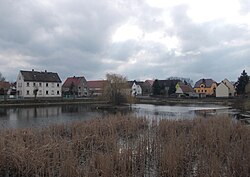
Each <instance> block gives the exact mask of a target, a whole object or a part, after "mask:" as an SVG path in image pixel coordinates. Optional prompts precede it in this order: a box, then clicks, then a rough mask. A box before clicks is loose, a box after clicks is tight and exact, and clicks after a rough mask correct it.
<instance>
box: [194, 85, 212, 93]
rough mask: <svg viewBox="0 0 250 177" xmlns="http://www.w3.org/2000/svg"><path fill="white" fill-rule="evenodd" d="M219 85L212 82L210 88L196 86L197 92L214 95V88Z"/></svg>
mask: <svg viewBox="0 0 250 177" xmlns="http://www.w3.org/2000/svg"><path fill="white" fill-rule="evenodd" d="M216 87H217V85H216V84H215V83H213V84H212V86H211V87H210V88H201V87H199V88H194V90H195V92H196V93H204V94H206V95H212V94H213V93H214V88H216Z"/></svg>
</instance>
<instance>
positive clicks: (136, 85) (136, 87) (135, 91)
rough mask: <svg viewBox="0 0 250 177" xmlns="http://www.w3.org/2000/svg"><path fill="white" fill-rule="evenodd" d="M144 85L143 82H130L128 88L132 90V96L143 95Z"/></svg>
mask: <svg viewBox="0 0 250 177" xmlns="http://www.w3.org/2000/svg"><path fill="white" fill-rule="evenodd" d="M142 84H143V82H138V81H136V80H134V81H128V87H129V88H130V89H131V90H130V93H131V96H138V95H142Z"/></svg>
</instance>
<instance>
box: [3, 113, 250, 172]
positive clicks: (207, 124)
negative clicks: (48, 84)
mask: <svg viewBox="0 0 250 177" xmlns="http://www.w3.org/2000/svg"><path fill="white" fill-rule="evenodd" d="M249 135H250V129H249V127H248V126H244V125H242V124H241V123H239V122H235V121H232V120H231V119H229V118H222V117H221V118H218V117H217V118H212V119H195V120H179V121H170V120H152V121H149V120H147V119H144V118H135V117H129V116H126V117H124V116H120V115H118V116H115V117H114V116H111V117H107V118H104V119H93V120H88V121H83V122H75V123H72V124H61V125H54V126H50V127H47V128H43V129H20V130H5V131H2V132H0V176H51V177H52V176H53V177H54V176H65V177H70V176H84V177H85V176H86V177H92V176H93V177H96V176H103V177H111V176H122V177H123V176H124V177H127V176H172V177H175V176H176V177H178V176H185V177H188V176H202V177H203V176H215V177H217V176H226V177H227V176H228V177H229V176H230V177H233V176H249V172H250V151H249V147H250V137H249Z"/></svg>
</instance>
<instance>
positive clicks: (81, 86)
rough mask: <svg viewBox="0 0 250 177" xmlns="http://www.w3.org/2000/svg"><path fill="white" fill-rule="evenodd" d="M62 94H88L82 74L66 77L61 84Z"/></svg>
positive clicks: (82, 95)
mask: <svg viewBox="0 0 250 177" xmlns="http://www.w3.org/2000/svg"><path fill="white" fill-rule="evenodd" d="M62 91H63V94H64V95H74V96H77V97H85V96H88V84H87V81H86V79H85V77H84V76H80V77H76V76H73V77H68V78H67V79H66V80H65V82H64V83H63V85H62Z"/></svg>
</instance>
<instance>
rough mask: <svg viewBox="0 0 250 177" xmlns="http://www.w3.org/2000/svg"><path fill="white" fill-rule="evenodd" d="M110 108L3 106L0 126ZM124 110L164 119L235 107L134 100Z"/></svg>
mask: <svg viewBox="0 0 250 177" xmlns="http://www.w3.org/2000/svg"><path fill="white" fill-rule="evenodd" d="M117 112H120V111H116V112H109V111H107V110H97V109H95V107H94V106H93V105H91V106H89V105H81V104H78V105H57V106H33V107H15V108H13V107H12V108H0V130H1V129H8V128H26V127H41V126H48V125H51V124H55V123H66V122H71V121H77V120H87V119H91V118H98V117H99V118H100V117H103V116H105V115H107V114H110V113H111V114H115V113H117ZM121 113H122V114H129V113H132V114H134V115H136V116H144V117H147V118H164V119H192V118H194V117H197V116H201V117H208V116H213V115H226V116H232V117H233V116H234V115H235V110H233V109H230V108H229V107H225V106H219V105H213V104H209V105H195V104H192V105H164V106H160V105H150V104H134V105H131V107H128V108H126V109H125V110H122V112H121Z"/></svg>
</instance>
